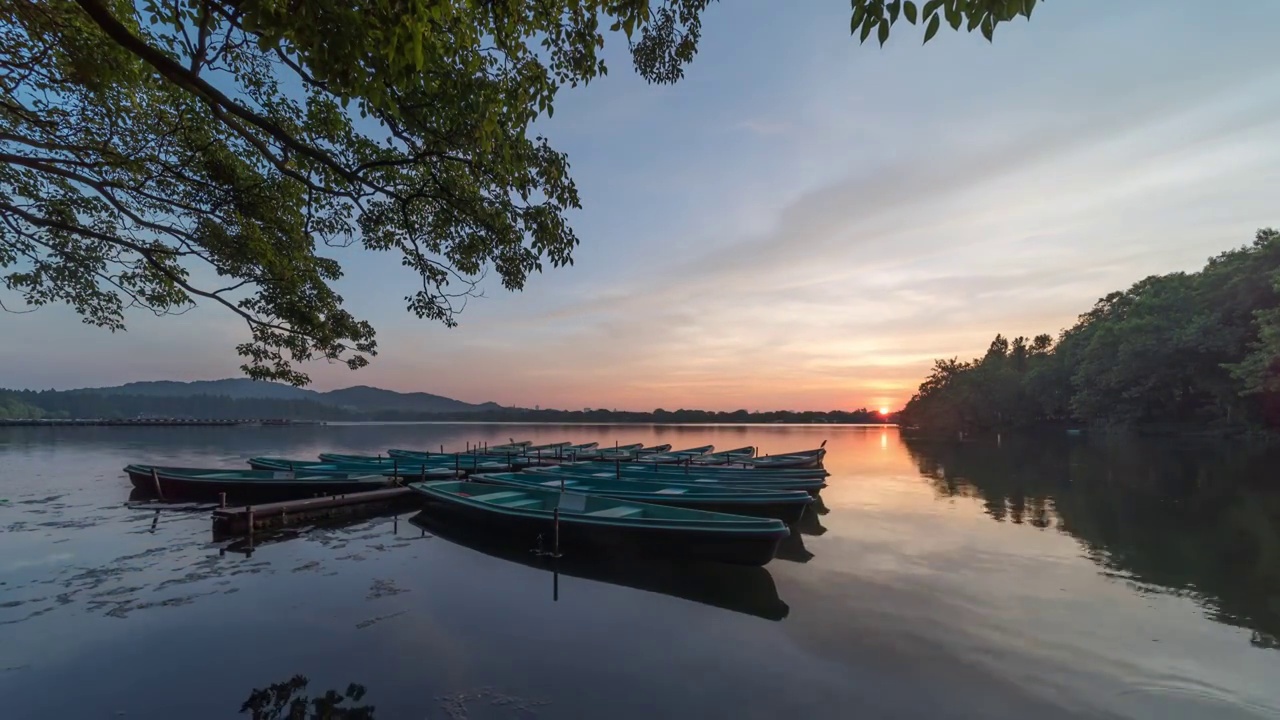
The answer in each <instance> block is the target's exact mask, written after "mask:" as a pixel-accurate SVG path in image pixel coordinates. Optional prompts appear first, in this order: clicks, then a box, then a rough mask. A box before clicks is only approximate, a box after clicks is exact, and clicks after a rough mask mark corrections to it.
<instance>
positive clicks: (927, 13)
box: [921, 0, 943, 17]
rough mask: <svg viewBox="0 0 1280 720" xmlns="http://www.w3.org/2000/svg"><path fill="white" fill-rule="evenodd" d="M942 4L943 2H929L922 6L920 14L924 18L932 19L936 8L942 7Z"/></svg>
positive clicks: (938, 0)
mask: <svg viewBox="0 0 1280 720" xmlns="http://www.w3.org/2000/svg"><path fill="white" fill-rule="evenodd" d="M942 3H943V0H929V2H927V3H925V4H924V10H923V11H922V13H921V14H922V15H924V17H933V15H934V13H936V12H938V8H940V7H942Z"/></svg>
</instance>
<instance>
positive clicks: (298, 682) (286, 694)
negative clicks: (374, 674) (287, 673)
mask: <svg viewBox="0 0 1280 720" xmlns="http://www.w3.org/2000/svg"><path fill="white" fill-rule="evenodd" d="M309 683H310V681H309V680H308V679H307V677H306V676H305V675H294V676H293V677H292V678H290V679H288V680H285V681H284V682H278V683H272V684H271V685H268V686H267V687H265V688H256V689H254V691H253V692H251V693H249V699H247V700H245V701H244V704H242V705H241V706H240V714H242V715H243V714H245V713H248V714H249V717H251V718H252V719H253V720H373V717H374V715H373V710H374V707H373V706H372V705H355V704H354V703H358V702H360V700H361V699H363V698H364V696H365V688H364V686H363V685H357V684H356V683H351V684H350V685H347V689H346V690H345V691H344V692H342V693H338V691H336V690H326V691H325V693H324V694H323V695H321V696H319V697H316V698H312V697H309V696H307V695H306V694H304V693H305V692H306V689H307V685H308V684H309Z"/></svg>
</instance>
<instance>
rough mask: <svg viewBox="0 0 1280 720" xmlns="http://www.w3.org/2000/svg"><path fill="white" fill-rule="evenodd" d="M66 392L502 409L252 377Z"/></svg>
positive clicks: (425, 409) (370, 407)
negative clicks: (331, 388)
mask: <svg viewBox="0 0 1280 720" xmlns="http://www.w3.org/2000/svg"><path fill="white" fill-rule="evenodd" d="M66 392H76V393H88V394H96V395H136V396H144V397H196V396H200V395H205V396H212V397H226V398H232V399H237V400H242V399H268V400H310V401H313V402H318V403H321V404H324V405H331V406H333V407H338V408H347V409H351V410H357V411H362V412H373V411H381V410H398V411H402V412H419V413H457V412H481V411H487V410H497V409H501V408H502V406H501V405H499V404H498V403H495V402H483V403H469V402H465V401H462V400H455V399H453V398H450V397H446V396H444V395H434V394H432V393H427V392H411V393H402V392H398V391H396V390H387V389H384V388H379V387H373V386H371V385H353V386H351V387H346V388H338V389H336V390H328V391H318V390H310V389H307V388H299V387H294V386H292V385H285V384H283V383H274V382H268V381H263V380H251V379H249V378H223V379H220V380H192V381H182V380H143V381H138V382H130V383H125V384H123V385H113V386H109V387H96V388H77V389H75V390H68V391H66Z"/></svg>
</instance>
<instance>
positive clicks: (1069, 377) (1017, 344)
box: [902, 229, 1280, 430]
mask: <svg viewBox="0 0 1280 720" xmlns="http://www.w3.org/2000/svg"><path fill="white" fill-rule="evenodd" d="M1044 421H1077V422H1090V423H1094V422H1097V423H1107V424H1119V425H1162V424H1165V425H1178V426H1186V425H1217V426H1226V427H1235V428H1243V427H1256V426H1262V425H1267V426H1273V427H1274V426H1280V231H1277V230H1272V229H1264V230H1259V231H1258V233H1257V235H1256V237H1255V238H1254V241H1253V243H1252V244H1250V245H1248V246H1245V247H1241V248H1238V249H1235V250H1230V251H1227V252H1224V253H1222V254H1220V255H1218V256H1217V257H1214V258H1212V259H1210V260H1209V262H1208V264H1207V265H1205V267H1204V269H1202V270H1201V271H1200V272H1196V273H1172V274H1169V275H1156V276H1152V277H1148V278H1146V279H1144V280H1141V281H1139V282H1137V283H1135V284H1134V285H1133V287H1131V288H1129V289H1128V290H1125V291H1123V292H1113V293H1111V294H1109V295H1107V296H1106V297H1104V298H1102V299H1100V300H1098V302H1097V303H1096V304H1095V305H1094V306H1093V309H1092V310H1090V311H1089V312H1087V313H1085V314H1083V315H1081V316H1080V318H1079V321H1078V322H1077V323H1076V324H1075V325H1073V326H1072V327H1070V328H1068V329H1067V330H1064V331H1063V332H1062V333H1061V334H1060V335H1059V337H1058V338H1057V340H1056V342H1055V341H1054V340H1053V338H1052V337H1050V336H1049V335H1040V336H1037V337H1036V338H1035V339H1034V340H1031V341H1028V340H1026V338H1021V337H1019V338H1015V339H1014V340H1013V341H1012V342H1010V341H1009V340H1007V339H1006V338H1005V337H1004V336H1002V335H997V336H996V339H995V340H994V341H993V342H992V343H991V346H990V348H989V349H988V350H987V352H986V354H985V355H984V356H983V357H981V358H975V359H974V360H972V361H969V362H961V361H959V360H958V359H956V358H952V359H949V360H938V361H936V362H935V364H934V368H933V371H932V373H931V374H930V375H929V377H928V378H926V379H925V381H924V382H923V383H921V385H920V389H919V391H918V392H917V393H916V395H915V396H914V397H912V398H911V401H910V402H908V403H907V406H906V407H905V408H904V409H903V412H902V422H904V423H906V424H913V425H919V426H921V427H926V428H936V429H945V430H957V429H960V430H987V429H994V428H1000V427H1016V426H1025V425H1029V424H1033V423H1039V422H1044Z"/></svg>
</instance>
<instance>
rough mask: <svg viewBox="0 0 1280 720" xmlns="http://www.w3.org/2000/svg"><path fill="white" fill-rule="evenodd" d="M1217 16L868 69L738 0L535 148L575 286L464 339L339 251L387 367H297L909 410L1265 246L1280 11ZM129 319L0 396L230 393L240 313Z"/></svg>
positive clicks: (465, 332)
mask: <svg viewBox="0 0 1280 720" xmlns="http://www.w3.org/2000/svg"><path fill="white" fill-rule="evenodd" d="M1213 5H1214V7H1213V11H1212V12H1206V11H1205V4H1204V2H1202V1H1201V0H1142V1H1139V0H1126V2H1115V1H1114V0H1047V1H1046V2H1044V3H1043V5H1042V6H1041V7H1039V8H1038V9H1037V10H1036V13H1035V17H1034V19H1033V20H1032V21H1031V22H1030V23H1026V22H1022V21H1019V22H1014V23H1010V24H1009V25H1007V26H1002V27H1001V28H1000V29H999V30H998V31H997V33H996V37H995V43H994V44H993V45H989V44H987V42H986V41H985V40H983V39H982V38H981V36H980V35H978V34H974V35H968V34H964V33H960V34H954V33H951V32H949V31H948V30H944V31H943V32H941V33H939V35H938V37H937V38H936V39H935V40H934V41H932V42H931V43H930V44H929V45H928V46H925V47H921V45H920V31H919V29H918V28H911V27H909V26H907V25H905V24H903V25H902V26H901V28H900V29H898V30H895V33H896V35H895V37H894V38H893V39H891V40H890V42H889V44H888V46H886V47H885V48H884V49H880V48H878V47H875V46H874V44H869V45H867V46H862V47H860V46H859V45H858V44H857V42H856V40H855V39H851V38H850V37H849V33H848V27H849V12H850V11H849V4H848V3H847V2H843V1H841V0H823V2H803V3H801V2H777V1H776V0H728V1H727V2H722V3H718V4H713V5H712V7H711V8H710V9H709V11H708V12H707V14H706V18H705V23H704V37H703V41H702V44H701V50H700V52H699V54H698V58H697V60H696V61H695V62H694V64H693V65H692V66H691V67H690V68H689V70H688V73H687V76H686V79H685V80H684V81H683V82H682V83H680V84H678V85H676V86H673V87H651V86H648V85H645V84H644V83H643V82H642V81H641V80H640V79H639V78H638V77H636V76H635V74H634V73H633V72H632V71H631V69H630V65H629V58H627V57H626V54H625V44H624V43H621V42H618V39H617V38H613V39H612V45H611V46H610V48H609V49H610V53H609V57H610V58H612V62H611V72H610V74H609V75H608V76H607V77H605V78H603V79H602V80H600V81H598V82H595V83H593V84H592V85H591V86H589V87H587V88H585V89H584V88H579V89H577V90H565V91H564V92H563V93H562V94H561V96H560V99H559V101H558V102H557V106H556V114H555V118H554V120H550V121H546V122H542V123H540V124H539V127H538V131H539V132H541V133H543V134H546V135H548V136H549V137H550V138H551V140H552V142H553V144H554V145H555V146H556V147H557V148H558V149H560V150H563V151H565V152H567V153H568V154H569V158H570V162H571V163H572V169H573V176H574V178H575V180H576V181H577V183H578V186H579V189H580V191H581V194H582V199H583V204H584V210H583V211H581V212H579V213H575V214H574V216H573V217H572V220H573V223H574V227H575V229H576V230H577V232H578V234H579V236H580V237H581V238H582V241H583V243H582V246H581V247H580V248H579V249H578V251H577V252H576V254H575V259H576V263H575V265H574V266H573V267H570V268H564V269H560V270H548V271H547V272H546V273H544V274H542V275H540V276H535V277H533V278H531V279H530V282H529V283H528V286H527V287H526V289H525V290H524V292H522V293H519V294H509V293H506V292H504V291H502V290H501V288H500V287H498V286H497V285H496V284H494V285H493V287H490V288H488V289H487V292H486V297H485V298H483V299H479V300H475V301H473V302H472V303H471V304H470V305H469V306H468V308H467V310H466V312H465V313H464V314H463V315H462V316H461V317H460V322H461V325H460V327H458V328H455V329H452V330H449V329H446V328H443V327H440V326H434V325H430V324H427V323H425V322H421V321H418V320H416V319H415V318H414V317H412V316H411V315H409V314H408V313H406V312H405V311H404V302H403V297H404V296H405V295H407V294H409V293H410V292H411V291H412V287H413V284H412V278H410V277H408V276H407V275H406V272H405V271H404V270H402V269H401V268H400V267H399V264H398V258H395V257H391V256H387V255H384V256H368V255H362V254H361V253H360V252H358V251H355V250H353V251H349V252H347V253H346V254H343V255H339V256H338V257H339V259H340V260H341V261H342V262H343V264H344V267H345V270H346V273H347V276H346V277H345V278H344V279H343V281H342V282H341V283H340V292H341V293H342V294H343V295H344V296H345V297H346V298H347V300H348V306H349V308H350V309H351V310H352V311H353V312H355V313H356V314H357V315H358V316H361V317H363V318H365V319H368V320H370V321H372V322H373V323H374V325H375V326H376V327H377V328H378V331H379V345H380V347H381V352H380V355H379V356H378V357H377V358H375V359H374V361H373V364H372V365H371V366H370V367H368V368H366V369H364V370H362V371H359V372H358V373H351V372H349V371H347V370H346V369H345V368H344V367H341V366H324V365H317V366H313V367H310V368H308V371H309V372H311V374H312V376H313V378H314V380H315V387H316V388H317V389H332V388H336V387H345V386H348V385H355V384H366V385H376V386H380V387H386V388H390V389H395V390H402V391H412V390H422V391H427V392H432V393H437V394H441V395H447V396H450V397H455V398H458V399H461V400H467V401H473V402H479V401H487V400H492V401H496V402H499V403H502V404H504V405H523V406H533V405H535V404H537V405H541V406H542V407H567V408H581V407H611V408H618V409H624V408H625V409H635V410H647V409H652V408H655V407H664V408H667V409H675V408H677V407H699V408H708V409H724V410H733V409H737V408H747V409H753V410H754V409H761V410H767V409H784V408H785V409H821V410H828V409H850V408H857V407H862V406H866V407H871V408H876V407H880V406H882V405H889V406H892V407H894V408H896V407H899V406H901V404H902V403H903V402H905V401H906V399H907V398H908V397H910V395H911V392H912V390H913V389H914V387H915V386H916V384H917V383H918V382H919V380H920V378H921V376H922V375H923V374H924V373H925V372H926V371H927V369H928V367H929V366H930V365H931V362H932V359H933V358H938V357H950V356H954V355H958V356H960V357H962V358H967V357H971V356H974V355H976V354H979V353H981V352H982V350H983V349H985V347H986V345H987V344H988V343H989V342H990V340H991V338H992V336H994V335H995V334H996V333H997V332H1003V333H1005V334H1006V335H1011V336H1012V335H1018V334H1026V335H1032V334H1036V333H1039V332H1050V333H1055V334H1056V333H1057V332H1058V331H1059V330H1060V329H1062V328H1063V327H1065V326H1067V325H1070V324H1071V323H1072V322H1073V321H1074V319H1075V317H1076V315H1078V314H1079V313H1081V312H1084V311H1085V310H1087V309H1088V308H1089V306H1090V305H1092V303H1093V302H1094V300H1095V299H1097V298H1098V297H1099V296H1101V295H1103V294H1105V293H1107V292H1109V291H1111V290H1116V289H1121V288H1124V287H1127V286H1128V285H1130V284H1132V283H1133V282H1134V281H1136V280H1138V279H1140V278H1142V277H1144V276H1146V275H1149V274H1154V273H1166V272H1172V271H1177V270H1193V269H1196V268H1198V267H1200V266H1201V265H1202V264H1203V262H1204V260H1205V259H1206V258H1207V257H1208V256H1210V255H1213V254H1216V253H1218V252H1220V251H1222V250H1225V249H1227V248H1229V247H1232V246H1238V245H1241V244H1245V243H1247V242H1249V241H1250V240H1251V239H1252V236H1253V233H1254V231H1255V230H1256V229H1257V228H1258V227H1262V226H1268V225H1275V224H1278V223H1280V217H1278V216H1277V214H1276V213H1277V204H1276V200H1277V188H1280V184H1278V183H1280V132H1278V131H1280V63H1277V61H1276V60H1275V43H1274V33H1275V29H1276V28H1277V27H1280V3H1275V2H1223V3H1214V4H1213ZM0 298H4V299H6V301H10V300H12V296H9V295H0ZM6 304H11V303H9V302H7V303H6ZM129 322H130V329H129V331H128V332H127V333H121V334H116V335H111V334H109V333H107V332H105V331H102V330H98V329H95V328H91V327H89V326H86V325H83V324H81V323H80V321H79V319H78V318H77V317H76V316H75V315H74V313H72V312H71V311H70V310H67V309H65V308H46V309H44V310H41V311H39V312H36V313H33V314H29V315H3V316H0V336H2V337H4V342H2V343H0V387H30V388H50V387H52V388H60V389H61V388H72V387H85V386H101V385H114V384H119V383H123V382H128V381H133V380H155V379H174V380H194V379H214V378H221V377H230V376H235V375H237V374H238V373H237V367H238V366H239V364H240V359H239V358H238V357H237V356H236V355H235V352H234V345H235V344H236V343H237V342H241V341H243V339H244V337H245V333H244V328H243V325H242V324H241V323H239V321H238V320H236V319H234V318H233V317H231V316H229V315H227V314H225V313H223V312H219V311H218V310H215V309H213V308H200V309H197V310H196V311H193V312H191V313H189V314H187V315H185V316H183V317H181V318H170V319H155V318H151V317H150V316H147V315H145V314H142V313H138V314H134V315H132V316H130V318H129Z"/></svg>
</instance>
